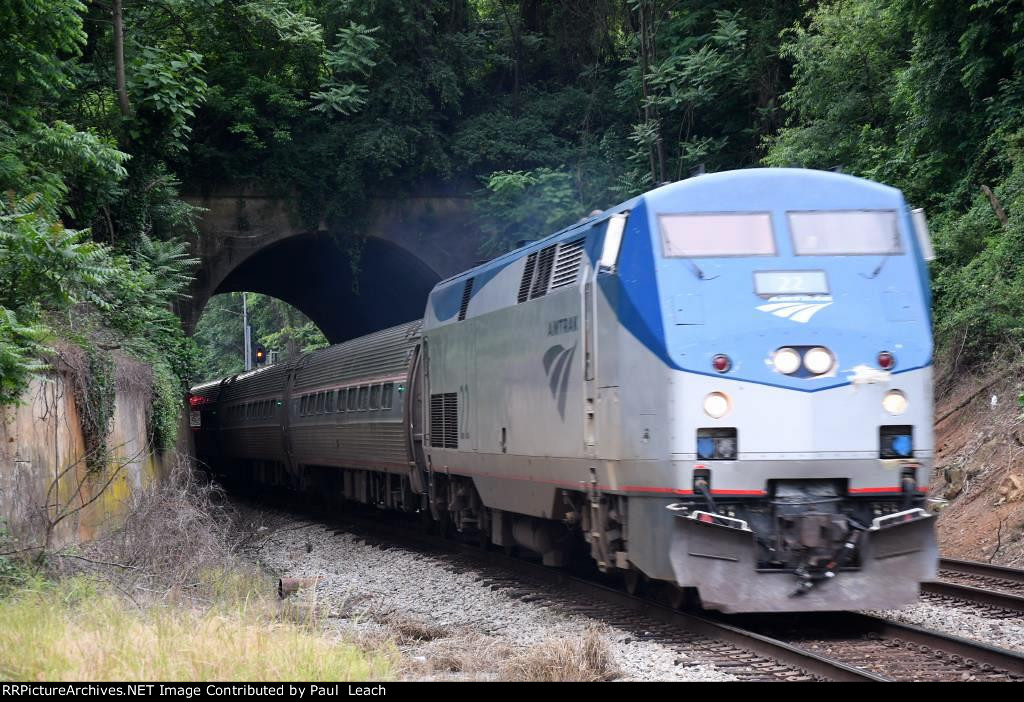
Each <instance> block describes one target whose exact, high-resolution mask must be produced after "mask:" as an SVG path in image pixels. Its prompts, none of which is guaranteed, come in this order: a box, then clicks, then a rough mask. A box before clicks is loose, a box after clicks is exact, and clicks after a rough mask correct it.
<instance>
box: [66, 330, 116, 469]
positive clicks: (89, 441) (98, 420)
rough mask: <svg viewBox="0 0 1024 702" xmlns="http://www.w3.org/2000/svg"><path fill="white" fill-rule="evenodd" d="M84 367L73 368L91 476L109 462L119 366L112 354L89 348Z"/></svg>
mask: <svg viewBox="0 0 1024 702" xmlns="http://www.w3.org/2000/svg"><path fill="white" fill-rule="evenodd" d="M84 351H85V359H84V361H85V362H84V363H83V364H81V365H80V366H79V367H78V368H74V396H75V407H76V409H77V410H78V419H79V422H80V424H81V427H82V437H83V439H84V441H85V463H86V467H87V468H88V470H89V471H90V472H98V471H102V470H103V469H104V468H106V466H107V465H108V464H109V462H110V448H109V447H108V446H107V436H108V435H109V433H110V423H111V421H112V420H113V418H114V408H115V402H116V398H117V365H116V364H115V363H114V360H113V359H112V358H111V357H110V354H109V353H106V352H103V351H100V350H98V349H95V348H92V347H86V348H85V349H84Z"/></svg>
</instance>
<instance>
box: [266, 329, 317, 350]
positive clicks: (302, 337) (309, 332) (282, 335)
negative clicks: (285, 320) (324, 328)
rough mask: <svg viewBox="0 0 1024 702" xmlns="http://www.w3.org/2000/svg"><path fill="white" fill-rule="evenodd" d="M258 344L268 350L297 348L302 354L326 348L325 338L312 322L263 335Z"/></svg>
mask: <svg viewBox="0 0 1024 702" xmlns="http://www.w3.org/2000/svg"><path fill="white" fill-rule="evenodd" d="M260 343H261V344H263V345H264V346H265V347H267V348H268V349H275V350H278V349H284V350H287V349H291V348H297V349H298V350H299V351H301V352H302V353H308V352H309V351H316V350H317V349H323V348H327V346H328V342H327V338H326V337H325V336H324V334H323V332H321V331H320V329H319V328H317V326H316V325H315V324H313V323H312V322H306V323H305V324H303V325H301V326H298V327H292V326H285V327H282V328H281V329H279V330H278V331H276V332H272V333H270V334H264V335H263V336H261V337H260Z"/></svg>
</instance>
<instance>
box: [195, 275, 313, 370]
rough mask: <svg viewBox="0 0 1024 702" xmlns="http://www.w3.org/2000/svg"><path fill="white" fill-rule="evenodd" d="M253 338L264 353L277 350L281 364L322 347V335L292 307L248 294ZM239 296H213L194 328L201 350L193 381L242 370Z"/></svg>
mask: <svg viewBox="0 0 1024 702" xmlns="http://www.w3.org/2000/svg"><path fill="white" fill-rule="evenodd" d="M247 300H248V308H249V324H250V325H252V329H253V333H252V338H253V339H254V340H258V341H259V342H260V343H261V344H263V345H264V346H265V347H266V348H267V350H268V351H269V350H273V351H277V352H278V354H279V355H280V356H279V358H280V360H281V361H288V360H292V359H294V358H296V357H297V356H298V355H299V354H300V353H305V352H307V351H314V350H316V349H320V348H324V347H325V346H327V344H328V342H327V339H326V337H324V335H323V333H321V332H320V330H319V329H318V328H317V327H316V325H315V324H313V322H311V321H310V320H309V319H308V318H307V317H306V316H305V315H304V314H302V313H301V312H299V311H298V310H296V309H295V308H294V307H292V306H291V305H289V304H287V303H285V302H283V301H281V300H278V299H276V298H273V297H268V296H266V295H257V294H254V293H247ZM243 334H244V332H243V329H242V293H225V294H222V295H217V296H215V297H213V298H212V299H211V300H210V302H209V303H208V304H207V306H206V309H205V310H204V311H203V316H202V317H201V318H200V319H199V324H198V325H197V327H196V333H195V339H196V342H197V344H198V346H199V348H201V349H202V357H201V359H200V360H199V362H198V363H197V371H196V376H195V377H196V378H197V379H199V380H212V379H214V378H223V377H225V376H228V375H232V374H234V373H240V372H242V370H244V359H245V348H244V344H243Z"/></svg>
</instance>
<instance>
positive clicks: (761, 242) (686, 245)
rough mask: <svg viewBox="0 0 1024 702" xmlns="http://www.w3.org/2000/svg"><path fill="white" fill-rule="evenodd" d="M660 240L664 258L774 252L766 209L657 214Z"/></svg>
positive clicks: (768, 253)
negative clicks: (759, 210) (762, 210)
mask: <svg viewBox="0 0 1024 702" xmlns="http://www.w3.org/2000/svg"><path fill="white" fill-rule="evenodd" d="M659 221H660V223H661V241H662V248H663V250H664V254H665V256H666V257H668V258H696V257H702V256H774V255H775V238H774V236H773V235H772V220H771V215H770V214H768V213H767V212H753V213H737V212H721V213H704V214H671V215H661V217H659Z"/></svg>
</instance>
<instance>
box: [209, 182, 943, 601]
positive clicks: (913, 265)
mask: <svg viewBox="0 0 1024 702" xmlns="http://www.w3.org/2000/svg"><path fill="white" fill-rule="evenodd" d="M930 251H931V249H930V244H929V243H928V235H927V229H926V226H925V223H924V218H923V215H921V214H920V213H919V212H912V211H911V210H910V209H909V208H908V206H907V204H906V202H905V201H904V199H903V196H902V195H901V193H900V192H899V191H897V190H895V189H893V188H890V187H886V186H883V185H879V184H877V183H873V182H870V181H866V180H861V179H858V178H853V177H850V176H847V175H841V174H837V173H826V172H818V171H810V170H802V169H751V170H742V171H732V172H726V173H717V174H711V175H702V176H699V177H695V178H692V179H689V180H685V181H681V182H677V183H673V184H670V185H665V186H664V187H660V188H658V189H656V190H653V191H651V192H649V193H646V194H644V195H641V196H639V197H636V198H634V199H632V200H629V201H628V202H624V203H622V204H621V205H619V206H617V207H614V208H611V209H609V210H606V211H604V212H602V213H600V214H598V215H596V216H592V217H590V218H588V219H586V220H584V221H581V222H579V223H577V224H575V225H573V226H571V227H568V228H566V229H564V230H562V231H560V232H558V233H556V234H553V235H551V236H549V237H547V238H545V239H542V240H540V241H537V242H534V243H531V244H529V245H528V246H525V247H523V248H520V249H518V250H516V251H513V252H511V253H508V254H505V255H503V256H500V257H498V258H496V259H494V260H492V261H490V262H488V263H485V264H483V265H480V266H478V267H476V268H474V269H472V270H470V271H467V272H465V273H462V274H460V275H457V276H455V277H453V278H449V279H448V280H445V281H443V282H441V283H439V284H438V285H437V286H436V287H435V288H434V289H433V291H432V292H431V293H430V296H429V298H428V300H427V303H426V310H425V314H424V318H423V320H422V321H416V322H412V323H409V324H405V325H402V326H399V327H395V328H392V329H387V330H384V331H381V332H378V333H376V334H372V335H370V336H366V337H362V338H359V339H355V340H352V341H348V342H345V343H343V344H338V345H336V346H332V347H330V348H327V349H324V350H321V351H317V352H314V353H309V354H306V355H304V356H302V357H301V358H299V359H298V360H296V361H294V362H292V363H289V364H278V365H274V366H270V367H267V368H263V369H260V370H256V371H253V372H250V373H246V374H243V375H237V376H232V377H230V378H226V379H224V380H221V381H217V382H213V383H207V384H205V385H201V386H198V387H196V388H194V389H193V391H192V393H193V394H192V397H191V398H190V402H191V403H192V408H193V413H192V415H193V424H195V425H198V426H197V428H196V441H197V449H198V452H199V455H200V458H202V459H203V460H205V461H206V462H207V463H208V464H210V465H212V466H216V467H218V468H221V469H223V470H224V471H225V472H228V473H232V474H234V475H235V476H236V477H241V478H243V479H246V480H253V481H258V482H261V483H264V484H267V485H271V486H281V487H282V488H287V489H298V490H306V491H313V492H314V493H316V494H319V495H322V496H331V497H337V498H339V499H348V500H355V501H360V502H364V503H370V504H375V505H379V506H381V507H383V508H390V509H398V510H405V511H418V512H420V513H421V514H422V515H423V516H424V518H426V519H430V520H432V521H433V522H436V523H438V524H439V525H440V526H441V527H442V528H444V529H454V530H457V531H460V532H462V533H464V534H469V535H474V536H475V537H476V538H480V539H481V540H484V541H487V542H490V543H493V544H495V545H497V546H504V547H506V548H512V547H520V548H522V549H526V550H528V551H531V552H534V553H536V554H538V555H539V557H541V558H542V559H543V562H544V563H547V564H550V565H560V564H562V563H563V562H564V561H565V559H566V558H567V557H569V555H570V554H572V553H574V552H577V551H579V550H583V551H585V552H586V553H587V554H589V556H590V557H592V558H593V559H594V561H596V563H597V564H598V566H599V567H600V568H601V569H602V570H604V571H608V572H617V573H620V574H621V575H622V576H623V577H624V578H625V580H626V583H627V585H628V586H629V587H630V588H634V587H637V586H638V585H639V584H640V583H642V582H646V581H660V582H661V583H662V585H661V587H663V588H665V589H667V590H668V591H669V592H670V593H671V594H672V596H673V599H674V600H675V601H677V602H682V601H683V600H684V598H685V597H686V596H687V595H690V594H696V595H699V601H700V602H701V603H702V604H703V605H704V606H706V607H709V608H714V609H720V610H723V611H727V612H746V611H762V612H766V611H794V610H837V609H864V608H883V607H891V606H897V605H902V604H906V603H908V602H913V601H914V600H915V599H916V598H917V595H918V588H919V584H920V583H921V582H922V581H925V580H929V579H932V578H933V577H935V575H936V566H937V549H936V542H935V534H934V526H933V518H932V517H931V515H929V514H928V513H927V512H926V511H925V509H924V506H925V493H926V489H927V487H926V486H927V484H928V476H929V471H930V467H931V462H932V383H931V352H932V339H931V320H930V292H929V287H928V275H927V269H926V260H928V258H929V257H930V255H931V253H930Z"/></svg>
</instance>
